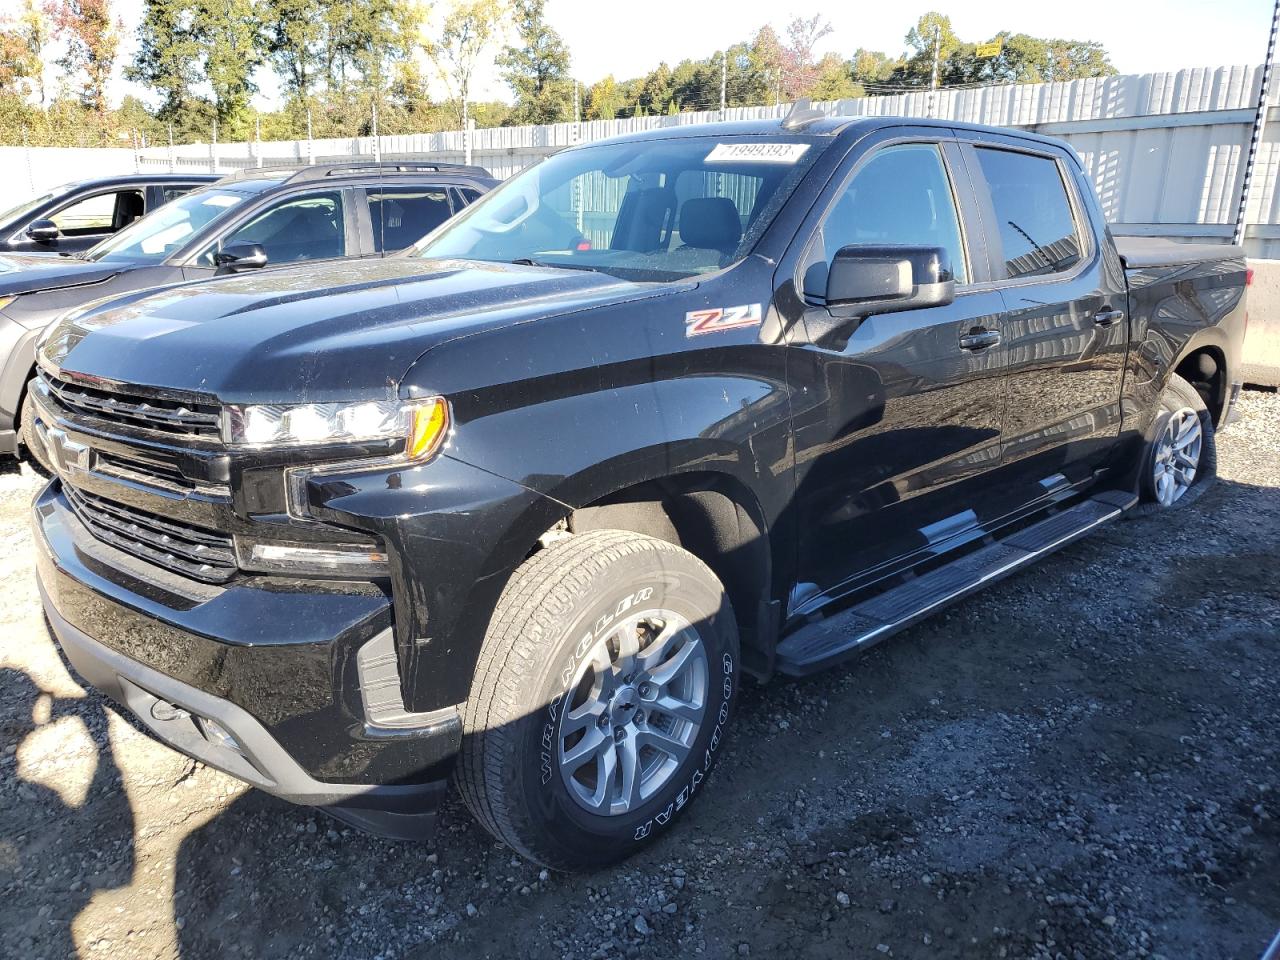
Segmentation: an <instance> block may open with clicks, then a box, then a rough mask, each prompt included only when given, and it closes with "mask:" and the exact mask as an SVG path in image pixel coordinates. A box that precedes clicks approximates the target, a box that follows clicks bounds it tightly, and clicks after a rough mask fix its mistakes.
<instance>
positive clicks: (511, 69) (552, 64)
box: [497, 0, 573, 123]
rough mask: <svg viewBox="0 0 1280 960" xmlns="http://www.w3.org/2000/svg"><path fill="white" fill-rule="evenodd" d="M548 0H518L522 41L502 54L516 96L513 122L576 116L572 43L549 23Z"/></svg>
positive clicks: (552, 120) (555, 120) (507, 79)
mask: <svg viewBox="0 0 1280 960" xmlns="http://www.w3.org/2000/svg"><path fill="white" fill-rule="evenodd" d="M545 7H546V0H515V27H516V35H517V36H518V37H519V45H516V46H509V47H507V48H506V49H504V50H503V51H502V54H501V56H499V57H498V60H497V64H498V66H499V67H500V68H501V69H502V79H503V80H504V81H505V82H506V84H507V86H509V87H510V88H511V90H512V92H513V93H514V94H515V96H516V103H515V108H514V109H513V110H512V112H511V117H510V122H512V123H558V122H560V121H563V120H572V119H573V78H572V77H570V75H569V47H568V45H567V44H566V43H565V42H564V38H563V37H561V36H560V34H559V33H557V32H556V31H555V30H554V29H553V28H552V27H551V25H550V24H549V23H547V19H546V13H545Z"/></svg>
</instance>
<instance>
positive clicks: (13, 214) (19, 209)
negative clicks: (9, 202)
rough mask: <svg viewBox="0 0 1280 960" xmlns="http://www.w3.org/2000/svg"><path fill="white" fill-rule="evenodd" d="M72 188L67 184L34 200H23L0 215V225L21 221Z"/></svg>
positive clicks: (71, 184)
mask: <svg viewBox="0 0 1280 960" xmlns="http://www.w3.org/2000/svg"><path fill="white" fill-rule="evenodd" d="M74 186H75V184H74V183H68V184H66V185H65V186H62V187H58V189H56V190H51V191H50V192H49V193H46V194H45V195H44V196H41V197H36V198H35V199H34V200H24V201H22V203H20V204H18V205H17V206H16V207H10V208H9V209H8V210H6V211H5V212H4V213H0V223H7V222H8V221H10V220H18V219H21V218H22V217H25V216H26V215H27V214H28V213H30V212H31V211H32V210H35V209H36V208H37V207H39V206H40V205H41V204H42V203H48V202H49V201H50V200H52V199H53V198H54V197H57V196H61V195H62V194H64V193H66V192H67V191H68V190H70V189H71V188H72V187H74Z"/></svg>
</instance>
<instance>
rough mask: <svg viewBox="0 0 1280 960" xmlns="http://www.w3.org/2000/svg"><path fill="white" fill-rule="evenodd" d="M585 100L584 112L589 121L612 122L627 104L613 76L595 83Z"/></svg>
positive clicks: (610, 75)
mask: <svg viewBox="0 0 1280 960" xmlns="http://www.w3.org/2000/svg"><path fill="white" fill-rule="evenodd" d="M585 99H586V109H585V110H584V111H583V112H584V114H585V116H586V118H587V119H588V120H612V119H613V118H614V117H616V116H617V115H618V111H619V110H621V109H622V105H623V104H624V103H625V102H626V101H625V99H624V98H623V93H622V89H621V88H620V87H619V86H618V81H616V80H614V79H613V74H609V75H608V76H607V77H605V78H604V79H603V80H599V81H597V82H595V83H593V84H592V85H591V87H590V88H589V89H588V90H587V95H586V98H585Z"/></svg>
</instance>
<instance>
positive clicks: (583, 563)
mask: <svg viewBox="0 0 1280 960" xmlns="http://www.w3.org/2000/svg"><path fill="white" fill-rule="evenodd" d="M737 662H738V638H737V628H736V625H735V623H734V618H733V613H732V611H731V610H730V608H729V605H728V601H727V599H726V598H725V594H724V589H723V587H722V586H721V584H720V581H719V580H718V579H717V578H716V576H715V574H714V573H712V572H711V570H710V569H709V568H708V567H707V566H706V565H705V564H703V563H702V562H701V561H700V560H698V559H697V558H696V557H694V556H693V555H692V554H690V553H688V552H687V551H685V550H682V549H680V548H679V547H676V546H674V545H672V544H670V543H666V542H664V541H661V540H654V539H652V538H649V537H643V536H639V535H637V534H633V533H629V532H625V531H615V530H599V531H592V532H590V533H584V534H580V535H578V536H575V537H571V538H568V539H566V540H562V541H560V542H558V543H555V544H553V545H552V546H550V547H548V548H547V549H546V550H543V551H541V552H540V553H538V554H535V555H534V556H533V557H532V558H531V559H530V560H528V561H527V562H526V563H525V564H524V565H523V566H522V567H521V568H520V569H519V570H517V571H516V573H515V575H514V576H513V577H512V579H511V582H510V583H509V584H508V585H507V588H506V590H505V591H504V592H503V595H502V599H501V600H500V601H499V604H498V607H497V609H496V611H495V613H494V616H493V619H492V621H491V623H490V626H489V632H488V635H487V637H486V639H485V643H484V647H483V649H482V651H481V655H480V662H479V663H478V665H477V668H476V675H475V678H474V680H473V682H472V688H471V696H470V697H469V699H468V701H467V705H466V709H465V711H464V729H463V743H462V752H461V757H460V759H459V764H458V771H457V775H456V779H457V783H458V786H459V789H460V791H461V793H462V797H463V799H464V801H465V802H466V804H467V806H468V807H469V808H470V809H471V811H472V812H473V813H474V814H475V816H476V818H477V819H478V820H479V821H480V822H481V823H482V824H484V826H485V827H486V828H487V829H488V830H489V831H490V832H491V833H493V835H494V836H495V837H497V838H498V839H500V840H502V841H504V842H506V843H507V844H509V845H510V846H512V847H514V848H515V849H516V850H517V851H519V852H520V853H521V854H523V855H524V856H526V857H529V858H530V859H533V860H537V861H539V862H540V863H543V864H545V865H547V866H551V867H555V868H560V869H591V868H594V867H599V866H602V865H604V864H608V863H612V862H615V861H617V860H621V859H622V858H624V857H627V856H629V855H631V854H632V853H634V852H635V851H637V850H638V849H639V848H640V847H641V846H643V845H645V844H646V843H648V842H650V841H652V840H653V839H654V838H655V837H656V836H658V835H659V834H660V833H661V832H662V831H663V829H664V828H665V827H667V826H668V825H669V824H670V823H671V822H672V821H673V820H674V818H675V817H676V816H677V815H678V814H679V813H680V812H681V811H683V809H684V808H685V807H686V806H687V805H688V803H689V802H690V801H691V800H692V799H693V797H694V796H696V795H698V794H699V793H701V792H702V789H703V786H702V784H703V781H704V780H705V778H706V776H707V774H708V773H709V771H710V769H711V767H712V765H713V763H714V761H715V759H716V756H717V754H718V751H719V747H720V745H721V743H722V742H723V738H724V735H725V731H726V729H727V725H728V722H729V718H730V714H731V712H732V706H733V700H734V696H735V692H736V687H737V680H738V673H737V670H738V667H737Z"/></svg>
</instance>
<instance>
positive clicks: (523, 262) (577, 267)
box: [507, 257, 605, 273]
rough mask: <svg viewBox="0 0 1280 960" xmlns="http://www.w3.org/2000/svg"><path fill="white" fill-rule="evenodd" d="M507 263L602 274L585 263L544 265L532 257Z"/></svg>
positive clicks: (543, 262)
mask: <svg viewBox="0 0 1280 960" xmlns="http://www.w3.org/2000/svg"><path fill="white" fill-rule="evenodd" d="M507 262H508V263H514V264H516V265H517V266H520V267H546V268H547V269H549V270H586V271H587V272H588V273H604V272H605V271H604V270H601V269H600V268H599V267H589V266H587V265H586V264H585V263H546V262H545V261H543V260H535V259H533V257H516V258H515V259H514V260H508V261H507Z"/></svg>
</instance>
